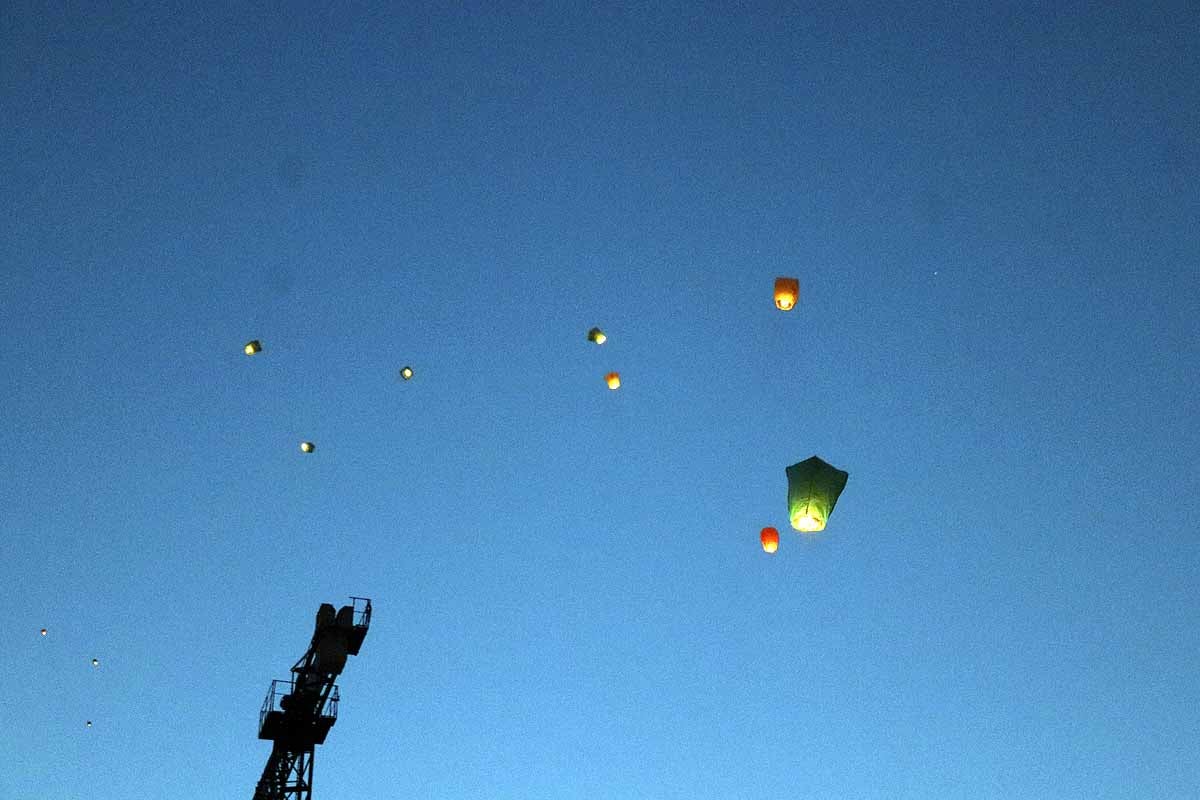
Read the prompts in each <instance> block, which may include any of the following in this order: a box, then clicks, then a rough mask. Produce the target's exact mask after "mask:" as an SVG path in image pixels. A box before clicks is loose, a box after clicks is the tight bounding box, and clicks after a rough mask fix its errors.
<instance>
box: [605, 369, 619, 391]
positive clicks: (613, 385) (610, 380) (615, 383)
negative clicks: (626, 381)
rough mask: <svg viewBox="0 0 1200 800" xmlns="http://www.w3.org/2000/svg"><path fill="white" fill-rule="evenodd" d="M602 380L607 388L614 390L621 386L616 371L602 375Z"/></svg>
mask: <svg viewBox="0 0 1200 800" xmlns="http://www.w3.org/2000/svg"><path fill="white" fill-rule="evenodd" d="M604 382H605V383H607V384H608V388H610V389H612V390H613V391H614V392H615V391H616V390H617V389H620V388H621V375H620V373H617V372H610V373H608V374H607V375H605V376H604Z"/></svg>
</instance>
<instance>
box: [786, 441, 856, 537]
mask: <svg viewBox="0 0 1200 800" xmlns="http://www.w3.org/2000/svg"><path fill="white" fill-rule="evenodd" d="M849 477H850V473H848V472H844V471H842V470H840V469H838V468H837V467H835V466H832V465H831V464H828V463H826V462H825V461H822V460H821V459H820V458H818V457H817V456H813V457H812V458H807V459H805V460H804V461H801V462H799V463H797V464H792V465H791V466H790V467H788V468H787V479H788V516H789V518H790V519H791V523H792V527H793V528H795V529H796V530H798V531H804V532H805V533H815V532H816V531H822V530H825V523H826V521H827V520H828V519H829V515H830V514H832V513H833V507H834V506H835V505H837V501H838V497H839V496H840V495H841V494H842V490H843V489H845V488H846V480H847V479H848V478H849Z"/></svg>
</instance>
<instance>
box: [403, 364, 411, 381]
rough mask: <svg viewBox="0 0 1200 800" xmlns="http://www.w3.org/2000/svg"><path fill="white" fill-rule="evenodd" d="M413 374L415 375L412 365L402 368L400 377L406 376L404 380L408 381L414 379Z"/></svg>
mask: <svg viewBox="0 0 1200 800" xmlns="http://www.w3.org/2000/svg"><path fill="white" fill-rule="evenodd" d="M412 376H413V371H412V367H404V368H403V369H401V370H400V377H401V378H404V380H406V381H408V380H412Z"/></svg>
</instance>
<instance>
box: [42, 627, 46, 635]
mask: <svg viewBox="0 0 1200 800" xmlns="http://www.w3.org/2000/svg"><path fill="white" fill-rule="evenodd" d="M45 635H46V629H45V628H42V636H45Z"/></svg>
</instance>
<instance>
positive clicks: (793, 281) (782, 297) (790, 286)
mask: <svg viewBox="0 0 1200 800" xmlns="http://www.w3.org/2000/svg"><path fill="white" fill-rule="evenodd" d="M799 300H800V281H799V279H798V278H776V279H775V307H776V308H778V309H779V310H780V311H791V310H792V309H793V308H795V307H796V303H797V302H798V301H799Z"/></svg>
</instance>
